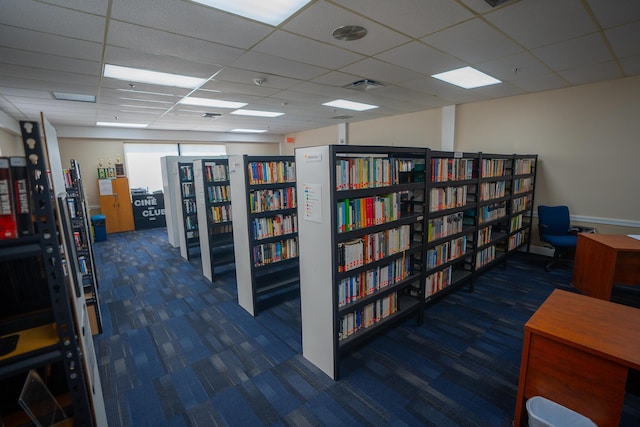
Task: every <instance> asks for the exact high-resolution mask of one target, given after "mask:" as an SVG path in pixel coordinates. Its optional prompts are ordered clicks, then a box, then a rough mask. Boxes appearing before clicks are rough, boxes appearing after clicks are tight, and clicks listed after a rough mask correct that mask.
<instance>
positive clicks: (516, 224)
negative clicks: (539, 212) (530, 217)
mask: <svg viewBox="0 0 640 427" xmlns="http://www.w3.org/2000/svg"><path fill="white" fill-rule="evenodd" d="M521 228H522V214H520V215H516V216H514V217H512V218H511V220H510V221H509V232H511V233H513V232H514V231H516V230H519V229H521Z"/></svg>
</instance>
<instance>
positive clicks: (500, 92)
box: [473, 82, 527, 98]
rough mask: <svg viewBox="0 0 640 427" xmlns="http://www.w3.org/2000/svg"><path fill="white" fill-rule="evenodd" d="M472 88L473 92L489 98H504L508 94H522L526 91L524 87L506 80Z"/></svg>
mask: <svg viewBox="0 0 640 427" xmlns="http://www.w3.org/2000/svg"><path fill="white" fill-rule="evenodd" d="M473 90H474V92H477V93H480V94H482V95H485V96H488V97H489V98H505V97H508V96H516V95H524V94H525V93H527V92H526V91H525V90H524V89H522V88H519V87H517V86H514V85H513V84H511V83H506V82H503V83H499V84H495V85H490V86H483V87H479V88H477V89H473Z"/></svg>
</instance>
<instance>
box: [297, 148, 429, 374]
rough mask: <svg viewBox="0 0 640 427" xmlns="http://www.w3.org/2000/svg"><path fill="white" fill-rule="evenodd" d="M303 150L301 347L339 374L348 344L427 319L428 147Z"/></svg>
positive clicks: (300, 160) (300, 168) (299, 185)
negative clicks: (413, 318)
mask: <svg viewBox="0 0 640 427" xmlns="http://www.w3.org/2000/svg"><path fill="white" fill-rule="evenodd" d="M295 157H296V168H297V188H298V195H299V199H300V206H299V209H298V211H299V212H300V220H299V233H300V282H301V283H300V293H301V310H302V352H303V356H304V357H305V358H307V359H309V360H310V361H311V362H313V363H314V364H316V365H317V366H318V367H319V368H320V369H322V370H323V371H324V372H325V373H326V374H327V375H329V376H330V377H331V378H334V379H337V378H338V376H339V362H340V358H341V356H342V355H343V354H344V353H345V352H346V351H348V350H349V349H351V348H353V347H354V346H356V345H359V344H361V343H362V342H363V341H364V340H366V339H368V338H370V337H372V336H375V335H376V334H378V333H380V332H381V331H382V330H384V329H385V328H387V327H389V326H391V325H393V324H394V322H396V321H398V320H401V319H404V318H406V317H407V316H412V315H415V316H416V318H417V321H418V322H420V321H421V319H422V310H421V309H422V307H423V299H424V292H423V285H422V283H423V281H424V269H421V268H419V264H420V263H421V258H422V255H423V254H422V252H423V237H422V236H423V234H424V218H425V214H424V213H425V206H424V202H425V200H426V198H425V188H426V183H425V180H424V171H425V160H426V151H425V149H420V148H402V147H372V146H344V145H329V146H319V147H309V148H301V149H297V150H296V156H295ZM416 178H418V179H416Z"/></svg>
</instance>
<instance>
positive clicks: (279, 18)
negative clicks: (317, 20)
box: [192, 0, 311, 27]
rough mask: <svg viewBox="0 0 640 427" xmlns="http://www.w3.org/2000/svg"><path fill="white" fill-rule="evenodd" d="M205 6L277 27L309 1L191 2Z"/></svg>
mask: <svg viewBox="0 0 640 427" xmlns="http://www.w3.org/2000/svg"><path fill="white" fill-rule="evenodd" d="M192 1H193V2H195V3H200V4H203V5H205V6H210V7H214V8H216V9H220V10H224V11H225V12H229V13H233V14H234V15H240V16H244V17H245V18H249V19H253V20H254V21H260V22H264V23H265V24H269V25H273V26H274V27H275V26H278V25H280V24H281V23H282V22H283V21H284V20H285V19H287V18H288V17H290V16H291V15H293V14H294V13H296V12H297V11H298V10H300V9H301V8H302V7H303V6H304V5H306V4H307V3H309V2H310V1H311V0H268V1H265V0H192Z"/></svg>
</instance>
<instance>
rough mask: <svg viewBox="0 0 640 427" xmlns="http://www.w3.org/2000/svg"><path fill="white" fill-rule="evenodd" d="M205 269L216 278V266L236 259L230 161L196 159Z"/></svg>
mask: <svg viewBox="0 0 640 427" xmlns="http://www.w3.org/2000/svg"><path fill="white" fill-rule="evenodd" d="M193 175H194V180H195V181H196V182H197V183H198V185H196V189H195V191H196V205H197V212H198V224H203V225H204V224H206V227H204V226H201V227H199V240H200V254H201V258H202V273H203V275H204V276H205V277H206V278H207V279H209V280H211V281H213V280H214V278H215V268H216V267H217V266H222V265H227V264H231V263H233V262H234V259H235V258H234V249H233V225H232V224H233V223H232V218H231V188H230V181H229V161H228V160H227V159H226V158H225V159H223V158H220V159H200V160H194V161H193Z"/></svg>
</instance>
